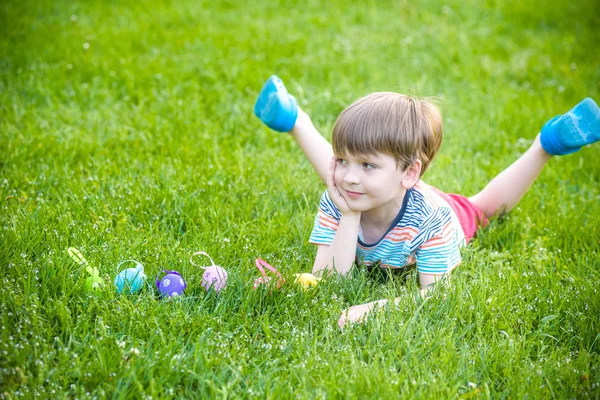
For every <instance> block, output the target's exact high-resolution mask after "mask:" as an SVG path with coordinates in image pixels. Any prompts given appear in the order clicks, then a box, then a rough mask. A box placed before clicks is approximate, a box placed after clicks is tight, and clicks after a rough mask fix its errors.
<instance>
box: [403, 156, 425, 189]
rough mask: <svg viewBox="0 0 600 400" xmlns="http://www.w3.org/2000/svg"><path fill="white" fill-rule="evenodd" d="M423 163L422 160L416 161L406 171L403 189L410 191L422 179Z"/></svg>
mask: <svg viewBox="0 0 600 400" xmlns="http://www.w3.org/2000/svg"><path fill="white" fill-rule="evenodd" d="M422 166H423V163H422V162H421V160H416V161H415V162H413V163H412V164H410V165H409V166H408V168H406V169H405V170H404V179H403V180H402V187H404V189H406V190H409V189H412V187H413V186H415V185H416V184H417V182H418V181H419V178H420V177H421V167H422Z"/></svg>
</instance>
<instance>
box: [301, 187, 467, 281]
mask: <svg viewBox="0 0 600 400" xmlns="http://www.w3.org/2000/svg"><path fill="white" fill-rule="evenodd" d="M340 218H341V213H340V211H339V210H338V208H337V207H336V205H335V203H334V202H333V201H332V200H331V199H330V198H329V194H328V192H327V191H325V193H323V196H321V201H320V204H319V212H318V213H317V216H316V217H315V222H314V226H313V230H312V233H311V235H310V239H309V242H310V243H313V244H327V245H329V244H331V243H332V242H333V239H334V237H335V232H336V231H337V228H338V225H339V222H340ZM464 244H465V235H464V233H463V230H462V228H461V225H460V222H459V220H458V217H457V216H456V213H455V212H454V211H453V210H452V208H451V206H450V205H449V204H448V203H447V202H446V200H444V199H443V198H442V197H441V196H440V195H439V194H438V191H437V189H434V188H432V187H431V186H429V185H427V184H426V183H425V182H423V181H419V182H418V183H417V184H416V185H415V186H414V187H413V188H412V189H410V190H408V191H407V192H406V196H405V197H404V202H403V204H402V208H401V209H400V212H399V213H398V215H397V217H396V219H395V220H394V222H392V224H391V226H390V227H389V229H388V230H387V232H386V233H385V235H383V237H382V238H381V239H379V241H377V242H376V243H365V242H364V241H363V240H362V235H361V234H360V233H359V236H358V246H357V248H356V259H357V261H358V262H359V263H362V264H366V265H373V264H375V263H380V267H382V268H402V267H404V266H407V265H411V264H414V263H415V262H416V264H417V270H418V271H419V272H420V273H426V274H444V273H446V272H450V271H451V270H452V269H453V268H454V267H456V266H457V265H458V264H460V262H461V256H460V247H462V246H463V245H464Z"/></svg>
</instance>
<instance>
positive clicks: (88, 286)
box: [84, 265, 104, 293]
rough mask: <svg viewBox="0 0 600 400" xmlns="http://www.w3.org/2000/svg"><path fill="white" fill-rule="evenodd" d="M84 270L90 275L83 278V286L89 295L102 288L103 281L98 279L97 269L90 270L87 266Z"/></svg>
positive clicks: (98, 272)
mask: <svg viewBox="0 0 600 400" xmlns="http://www.w3.org/2000/svg"><path fill="white" fill-rule="evenodd" d="M85 270H86V271H87V272H88V273H89V274H90V276H88V277H87V278H85V284H84V288H85V291H86V292H87V293H91V292H93V291H94V290H96V289H100V288H101V287H103V286H104V280H103V279H102V278H100V271H98V269H97V268H92V267H90V266H89V265H88V266H87V267H86V269H85Z"/></svg>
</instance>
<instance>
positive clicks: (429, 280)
mask: <svg viewBox="0 0 600 400" xmlns="http://www.w3.org/2000/svg"><path fill="white" fill-rule="evenodd" d="M443 277H444V275H443V274H423V273H419V282H420V284H421V290H420V293H419V294H420V295H421V298H425V296H426V295H427V292H428V291H429V290H430V289H431V287H432V286H431V285H433V284H434V283H436V282H438V281H440V280H441V279H442V278H443ZM388 302H389V301H388V299H383V300H375V301H371V302H369V303H364V304H358V305H356V306H352V307H350V308H347V309H345V310H344V311H343V312H342V315H341V316H340V318H339V319H338V325H339V327H340V328H344V327H345V325H346V324H347V323H356V322H364V321H366V319H367V317H368V316H369V313H370V312H371V311H373V310H375V309H378V308H382V307H385V305H386V304H387V303H388ZM399 302H400V297H397V298H395V299H394V304H395V305H398V303H399Z"/></svg>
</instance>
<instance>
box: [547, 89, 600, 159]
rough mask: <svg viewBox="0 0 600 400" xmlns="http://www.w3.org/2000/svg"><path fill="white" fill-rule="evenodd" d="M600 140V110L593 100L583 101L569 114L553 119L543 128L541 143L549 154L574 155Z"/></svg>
mask: <svg viewBox="0 0 600 400" xmlns="http://www.w3.org/2000/svg"><path fill="white" fill-rule="evenodd" d="M598 140H600V109H599V108H598V105H597V104H596V103H595V102H594V100H592V99H591V98H589V97H588V98H586V99H583V100H582V101H581V102H580V103H579V104H577V105H576V106H575V107H573V108H572V109H571V110H570V111H569V112H568V113H566V114H564V115H559V116H556V117H554V118H552V119H551V120H550V121H548V122H546V124H545V125H544V126H543V127H542V131H541V132H540V141H541V143H542V147H543V148H544V150H546V152H548V153H549V154H554V155H563V154H570V153H574V152H576V151H577V150H579V149H580V148H581V147H582V146H585V145H586V144H591V143H594V142H597V141H598Z"/></svg>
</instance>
